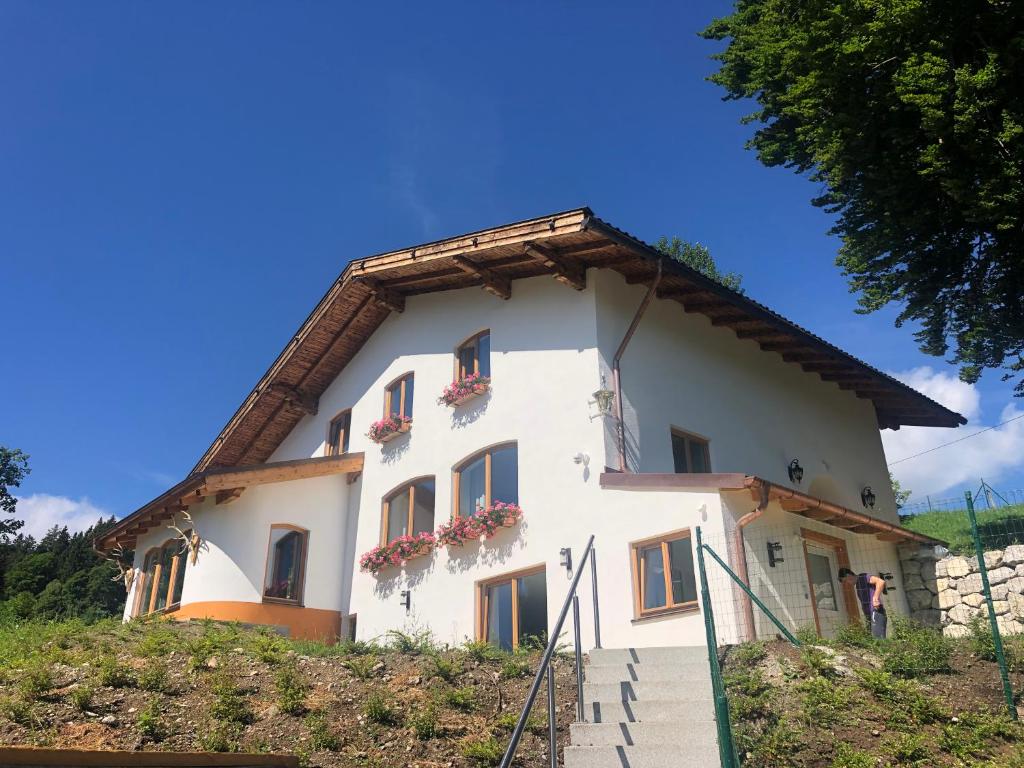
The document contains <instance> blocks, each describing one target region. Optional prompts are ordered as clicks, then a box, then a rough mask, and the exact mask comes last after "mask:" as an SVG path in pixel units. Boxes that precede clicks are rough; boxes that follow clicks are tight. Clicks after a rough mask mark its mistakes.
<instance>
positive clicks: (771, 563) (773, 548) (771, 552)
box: [768, 541, 786, 568]
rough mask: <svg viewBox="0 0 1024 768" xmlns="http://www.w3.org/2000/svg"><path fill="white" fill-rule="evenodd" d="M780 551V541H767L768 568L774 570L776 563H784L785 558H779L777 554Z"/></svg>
mask: <svg viewBox="0 0 1024 768" xmlns="http://www.w3.org/2000/svg"><path fill="white" fill-rule="evenodd" d="M781 551H782V542H781V541H769V542H768V567H769V568H774V567H775V564H776V563H784V562H786V558H784V557H779V552H781Z"/></svg>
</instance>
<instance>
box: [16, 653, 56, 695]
mask: <svg viewBox="0 0 1024 768" xmlns="http://www.w3.org/2000/svg"><path fill="white" fill-rule="evenodd" d="M52 689H53V671H52V670H51V669H50V665H49V664H47V663H46V662H45V661H43V660H41V659H37V660H35V661H34V662H32V663H31V664H28V665H27V666H26V667H25V669H23V670H22V671H21V677H20V680H19V681H18V691H19V692H20V693H21V695H22V696H23V697H24V698H25V700H26V701H36V700H38V699H41V698H42V697H43V696H45V695H46V694H47V693H49V692H50V691H51V690H52Z"/></svg>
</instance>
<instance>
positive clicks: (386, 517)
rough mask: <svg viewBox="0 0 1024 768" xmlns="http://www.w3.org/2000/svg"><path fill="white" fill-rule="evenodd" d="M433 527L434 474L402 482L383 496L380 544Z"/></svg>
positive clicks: (423, 531) (426, 531)
mask: <svg viewBox="0 0 1024 768" xmlns="http://www.w3.org/2000/svg"><path fill="white" fill-rule="evenodd" d="M433 530H434V478H433V477H425V478H423V479H422V480H414V481H413V482H411V483H408V484H406V485H403V486H402V487H401V488H399V489H398V490H396V491H394V492H392V493H391V494H389V495H388V496H386V497H385V498H384V514H383V522H382V525H381V533H380V535H381V542H380V543H381V544H387V543H388V542H389V541H394V540H395V539H397V538H398V537H399V536H406V535H409V536H411V535H415V534H417V533H429V532H430V531H433Z"/></svg>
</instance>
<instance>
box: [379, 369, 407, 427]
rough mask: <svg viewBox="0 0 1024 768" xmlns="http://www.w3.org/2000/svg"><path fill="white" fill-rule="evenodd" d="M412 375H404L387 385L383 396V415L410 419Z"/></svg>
mask: <svg viewBox="0 0 1024 768" xmlns="http://www.w3.org/2000/svg"><path fill="white" fill-rule="evenodd" d="M412 394H413V374H412V372H411V371H410V372H409V373H406V374H404V375H403V376H401V377H400V378H398V379H395V380H394V381H393V382H392V383H391V384H389V385H388V388H387V390H386V391H385V394H384V415H385V416H404V417H405V418H407V419H411V418H412Z"/></svg>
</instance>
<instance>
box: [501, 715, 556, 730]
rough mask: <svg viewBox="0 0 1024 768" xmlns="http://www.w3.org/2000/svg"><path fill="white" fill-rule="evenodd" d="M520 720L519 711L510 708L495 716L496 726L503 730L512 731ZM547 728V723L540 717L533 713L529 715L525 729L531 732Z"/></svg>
mask: <svg viewBox="0 0 1024 768" xmlns="http://www.w3.org/2000/svg"><path fill="white" fill-rule="evenodd" d="M518 722H519V713H518V712H513V711H511V710H508V711H506V712H502V713H501V714H500V715H498V716H497V717H496V718H494V727H495V728H497V729H499V730H502V731H511V730H513V729H514V728H515V727H516V723H518ZM547 729H548V726H547V723H545V722H543V721H542V720H541V719H540V718H539V717H535V716H534V715H533V714H530V715H529V716H527V718H526V726H525V730H527V731H529V732H530V733H544V732H546V731H547Z"/></svg>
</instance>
